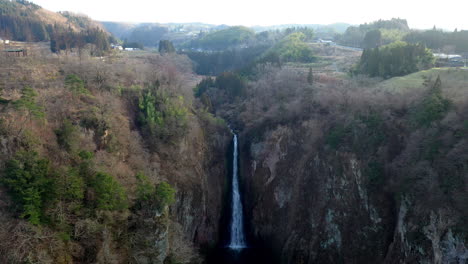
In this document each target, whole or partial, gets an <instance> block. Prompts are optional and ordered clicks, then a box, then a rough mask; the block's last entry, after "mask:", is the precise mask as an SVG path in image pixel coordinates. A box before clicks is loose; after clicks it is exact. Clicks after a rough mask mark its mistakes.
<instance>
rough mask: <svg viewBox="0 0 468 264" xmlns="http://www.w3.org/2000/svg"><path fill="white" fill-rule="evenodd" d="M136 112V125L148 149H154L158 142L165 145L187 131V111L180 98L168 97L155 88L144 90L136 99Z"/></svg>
mask: <svg viewBox="0 0 468 264" xmlns="http://www.w3.org/2000/svg"><path fill="white" fill-rule="evenodd" d="M138 110H139V114H138V124H139V126H140V127H141V129H142V132H143V134H144V135H145V136H146V137H147V140H148V143H149V145H150V148H154V147H155V146H156V144H157V143H158V140H161V141H163V142H166V143H167V142H170V141H172V140H176V139H178V138H180V137H181V136H183V135H184V134H185V133H186V131H187V126H188V110H187V108H186V107H185V106H184V100H183V98H182V97H181V96H179V97H175V96H170V95H168V94H167V93H165V92H164V91H160V90H158V89H157V88H156V89H146V90H144V91H142V92H141V95H140V97H139V99H138Z"/></svg>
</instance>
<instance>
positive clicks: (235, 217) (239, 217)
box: [228, 134, 246, 250]
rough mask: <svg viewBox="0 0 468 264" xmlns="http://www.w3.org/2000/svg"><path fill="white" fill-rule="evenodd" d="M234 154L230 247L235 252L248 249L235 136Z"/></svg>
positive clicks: (235, 137)
mask: <svg viewBox="0 0 468 264" xmlns="http://www.w3.org/2000/svg"><path fill="white" fill-rule="evenodd" d="M233 141H234V151H233V152H234V153H233V161H232V217H231V241H230V242H229V245H228V247H229V248H230V249H233V250H241V249H243V248H245V247H246V243H245V236H244V223H243V218H244V214H243V212H242V202H241V198H240V192H239V175H238V163H237V162H238V161H237V156H238V151H237V135H236V134H234V138H233Z"/></svg>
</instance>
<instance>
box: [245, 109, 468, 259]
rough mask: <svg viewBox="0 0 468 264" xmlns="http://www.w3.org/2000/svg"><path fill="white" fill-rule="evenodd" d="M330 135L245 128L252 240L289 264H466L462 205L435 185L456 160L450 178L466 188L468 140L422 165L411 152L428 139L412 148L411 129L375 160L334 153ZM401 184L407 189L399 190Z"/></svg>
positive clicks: (313, 126) (317, 123) (309, 129)
mask: <svg viewBox="0 0 468 264" xmlns="http://www.w3.org/2000/svg"><path fill="white" fill-rule="evenodd" d="M324 118H325V117H324ZM322 130H326V128H325V126H324V122H323V121H321V120H312V121H310V120H309V121H305V122H302V123H293V124H289V125H278V126H276V127H275V126H273V127H270V128H267V129H264V130H262V131H260V132H259V131H258V129H257V130H255V129H250V130H248V129H247V130H246V131H245V133H244V134H243V136H242V137H241V139H244V140H243V147H242V155H241V156H242V157H243V160H242V171H243V174H242V175H243V182H244V186H245V193H246V197H245V203H246V211H247V214H248V217H247V218H248V221H249V225H250V227H251V232H252V236H253V237H255V238H257V239H259V240H260V241H262V242H263V243H266V244H268V245H269V246H271V247H272V249H273V250H274V252H277V253H278V258H279V259H281V263H416V262H417V263H464V262H466V260H467V259H468V249H467V246H466V233H465V232H466V231H461V229H463V226H466V222H464V220H463V219H464V217H466V211H464V210H465V209H466V206H463V205H462V204H461V203H462V202H461V201H464V200H463V199H462V200H457V198H450V196H449V195H443V194H442V193H444V191H441V189H443V188H444V187H442V184H441V181H440V179H438V178H437V175H438V173H440V171H441V168H440V167H439V168H437V166H441V165H440V164H441V163H443V162H453V163H456V165H454V166H455V167H457V169H455V170H451V171H450V173H451V174H452V176H453V177H461V178H462V179H463V178H464V179H465V181H466V149H465V150H463V151H461V148H460V147H461V146H466V144H467V143H466V137H465V136H463V137H461V138H458V139H454V140H453V141H452V142H451V143H450V144H449V145H451V146H450V147H449V149H450V150H446V151H447V152H445V151H442V150H441V151H440V152H445V153H447V155H448V156H449V157H446V158H445V157H442V156H440V157H439V158H440V160H439V161H438V163H437V164H438V165H435V164H430V163H428V162H424V161H416V160H417V159H418V158H415V156H416V155H415V153H413V152H414V151H416V150H414V149H411V148H412V147H414V146H408V144H416V145H420V146H423V144H424V143H423V142H424V140H421V141H419V142H418V143H414V142H413V143H409V141H411V139H409V138H408V137H407V136H403V135H404V132H403V131H391V132H389V133H388V134H387V136H388V137H390V138H393V139H391V140H389V141H391V143H388V144H382V145H381V146H379V147H378V150H377V152H376V153H375V154H373V155H369V152H370V153H372V149H371V148H367V149H361V151H357V152H356V151H352V150H349V149H348V150H347V149H345V148H338V149H335V148H333V147H331V146H330V145H328V144H327V140H326V139H327V138H326V137H327V135H325V136H324V133H323V132H322ZM398 132H399V133H400V134H398ZM392 133H397V135H392ZM418 133H422V132H418ZM398 135H400V138H398ZM448 137H449V136H448V134H446V135H445V138H446V139H447V138H448ZM359 140H360V141H361V143H362V144H361V146H366V144H365V142H366V140H365V139H358V141H359ZM452 144H453V145H452ZM410 149H411V150H410ZM462 152H463V153H464V154H462ZM455 153H456V154H455ZM452 155H456V157H457V158H455V156H452ZM379 157H385V158H384V159H382V160H379ZM409 157H412V158H411V159H413V161H412V162H414V163H413V164H412V165H408V164H406V163H408V162H411V161H408V160H406V159H408V158H409ZM460 157H463V158H461V159H462V161H460V162H458V160H460ZM446 159H447V160H446ZM372 160H379V161H378V162H373V161H372ZM380 162H382V163H381V165H380ZM377 163H378V164H379V165H378V166H377V165H373V164H377ZM402 163H405V164H406V165H404V164H402ZM422 163H424V165H425V166H427V168H422V167H419V166H424V165H422ZM416 167H419V175H418V176H417V179H415V178H413V177H416V176H415V174H417V172H416V170H418V169H416ZM445 169H447V170H448V168H445ZM446 172H447V171H446ZM379 174H381V175H379ZM439 175H443V177H447V176H446V174H444V173H440V174H439ZM456 175H458V176H456ZM380 177H382V178H380ZM401 179H403V182H404V184H403V185H401V182H398V183H396V182H397V181H401ZM380 181H381V182H380ZM459 183H461V184H462V185H461V186H456V187H455V189H457V188H460V189H459V190H460V191H461V192H462V193H465V194H466V190H467V186H466V182H464V181H463V180H462V181H461V182H459ZM421 189H422V190H421ZM448 192H456V191H454V190H453V189H452V190H450V191H448ZM445 194H447V193H445ZM455 200H457V201H455ZM455 230H456V231H455Z"/></svg>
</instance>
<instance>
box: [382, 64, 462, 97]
mask: <svg viewBox="0 0 468 264" xmlns="http://www.w3.org/2000/svg"><path fill="white" fill-rule="evenodd" d="M437 76H440V78H441V80H442V89H443V90H444V93H445V94H447V95H449V96H450V97H452V98H457V97H458V96H462V97H465V96H466V94H467V91H468V69H467V68H433V69H430V70H425V71H420V72H416V73H413V74H409V75H406V76H402V77H395V78H391V79H388V80H385V81H383V82H381V83H379V84H378V85H377V89H379V90H382V91H385V92H391V93H405V92H408V91H410V90H414V89H422V88H423V87H424V85H423V83H424V80H425V79H427V78H430V79H432V80H435V79H436V78H437Z"/></svg>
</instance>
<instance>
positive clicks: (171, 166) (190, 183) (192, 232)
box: [134, 121, 230, 263]
mask: <svg viewBox="0 0 468 264" xmlns="http://www.w3.org/2000/svg"><path fill="white" fill-rule="evenodd" d="M201 125H207V124H206V123H205V124H203V123H202V122H201V121H197V122H193V123H192V124H191V128H190V130H189V133H188V134H187V137H186V138H184V140H182V142H181V143H180V144H179V146H178V147H177V148H174V149H167V151H164V153H159V154H158V155H157V156H155V157H154V160H155V161H154V162H155V167H156V168H157V170H158V171H160V172H161V174H162V175H161V176H162V177H164V178H166V179H168V181H169V182H170V183H171V185H173V186H174V187H175V189H176V190H177V193H176V199H175V203H174V205H172V206H171V208H170V210H169V211H167V212H157V211H155V212H153V214H152V215H140V216H135V217H134V218H135V222H134V228H135V230H136V231H135V232H136V233H138V234H137V236H136V237H137V239H138V240H139V242H140V245H141V247H137V249H136V251H135V252H134V257H135V259H137V260H138V263H163V261H164V260H165V259H166V258H169V259H171V258H173V259H174V260H177V261H179V262H182V263H186V262H190V263H200V262H202V257H201V256H200V255H199V249H200V248H203V247H213V246H215V245H216V243H217V242H218V239H219V237H220V234H219V231H220V227H219V224H220V219H221V210H222V205H223V204H222V201H223V195H224V186H225V180H226V177H225V175H226V174H227V171H226V170H227V168H226V166H227V161H226V155H225V151H226V149H227V147H228V144H229V141H230V132H229V130H227V129H226V128H224V129H223V128H222V127H221V128H217V129H213V127H209V126H205V127H204V129H202V128H201Z"/></svg>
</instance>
